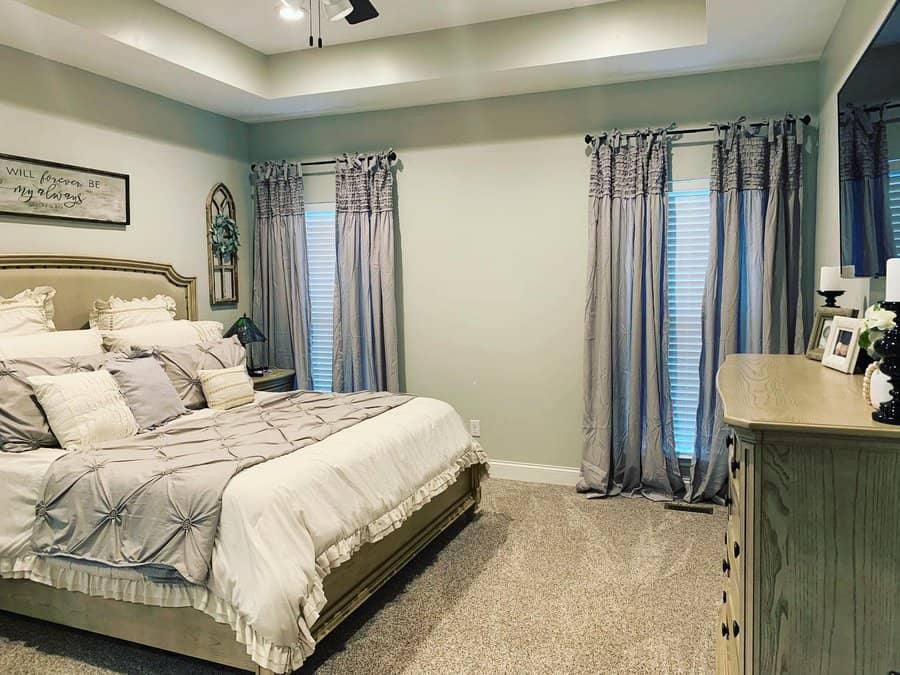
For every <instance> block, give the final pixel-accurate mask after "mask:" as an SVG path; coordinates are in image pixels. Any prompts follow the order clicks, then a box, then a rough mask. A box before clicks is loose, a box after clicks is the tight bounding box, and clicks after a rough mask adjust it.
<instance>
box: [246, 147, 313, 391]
mask: <svg viewBox="0 0 900 675" xmlns="http://www.w3.org/2000/svg"><path fill="white" fill-rule="evenodd" d="M250 180H251V182H252V184H253V193H254V197H255V199H254V202H255V203H254V208H255V213H254V216H255V228H254V239H253V241H254V245H253V321H254V322H255V323H256V324H257V325H258V326H259V328H260V330H262V332H263V333H264V334H265V336H266V337H267V338H268V341H267V342H265V343H263V344H261V345H254V346H253V348H252V349H253V350H254V351H253V356H254V359H255V361H256V362H257V363H258V362H259V356H260V354H264V355H265V358H266V359H267V361H268V365H270V366H273V367H274V366H277V367H279V368H293V369H294V370H295V371H296V373H297V387H298V388H300V389H312V386H313V384H312V368H311V365H310V356H309V354H310V349H309V324H310V310H309V304H310V303H309V279H308V272H307V264H306V222H305V220H304V211H303V176H302V173H301V169H300V165H299V164H297V163H293V162H265V163H263V164H256V165H254V166H253V167H251V173H250Z"/></svg>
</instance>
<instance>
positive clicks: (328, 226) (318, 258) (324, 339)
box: [306, 202, 336, 391]
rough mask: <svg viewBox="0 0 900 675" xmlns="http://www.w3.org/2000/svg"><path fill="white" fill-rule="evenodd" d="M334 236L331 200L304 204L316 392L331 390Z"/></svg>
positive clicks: (313, 373)
mask: <svg viewBox="0 0 900 675" xmlns="http://www.w3.org/2000/svg"><path fill="white" fill-rule="evenodd" d="M335 236H336V235H335V219H334V203H333V202H318V203H313V204H307V205H306V247H307V264H308V265H309V270H308V272H309V300H310V314H311V315H312V321H311V324H310V332H311V336H310V338H311V340H310V341H311V347H310V349H311V352H312V353H311V354H310V359H311V361H312V377H313V388H314V389H315V390H316V391H331V354H332V337H333V333H334V328H333V326H334V323H333V319H334V268H335V256H336V253H335Z"/></svg>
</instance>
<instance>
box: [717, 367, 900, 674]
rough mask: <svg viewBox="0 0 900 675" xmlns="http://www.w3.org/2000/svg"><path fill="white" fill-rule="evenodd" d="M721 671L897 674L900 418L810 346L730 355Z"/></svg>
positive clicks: (721, 378) (722, 376)
mask: <svg viewBox="0 0 900 675" xmlns="http://www.w3.org/2000/svg"><path fill="white" fill-rule="evenodd" d="M718 389H719V393H720V395H721V397H722V401H723V402H724V406H725V421H726V422H727V423H728V424H729V425H730V426H731V428H732V430H733V434H732V437H731V440H730V442H729V453H730V457H729V465H728V469H729V495H728V500H727V501H728V528H727V532H726V534H725V542H724V543H725V547H724V554H723V557H722V571H723V574H724V582H725V583H724V588H723V593H722V607H721V626H720V627H719V632H720V635H721V637H720V638H719V640H718V650H717V672H718V673H719V674H720V675H721V674H722V673H729V674H733V673H743V674H745V675H749V674H750V673H753V674H755V675H772V674H774V673H786V674H794V673H797V674H806V673H817V674H826V673H827V674H831V673H834V674H835V675H856V674H860V675H888V673H889V672H890V671H891V670H897V671H900V427H895V426H890V425H884V424H878V423H876V422H873V421H872V418H871V409H870V408H869V407H868V406H867V405H866V403H865V402H864V401H863V398H862V394H861V390H862V377H861V376H851V375H844V374H843V373H839V372H837V371H834V370H830V369H828V368H825V367H823V366H822V365H821V364H820V363H818V362H816V361H810V360H808V359H806V358H805V357H803V356H757V355H743V354H742V355H733V356H729V357H728V358H727V359H726V361H725V363H724V364H723V365H722V368H721V369H720V370H719V374H718Z"/></svg>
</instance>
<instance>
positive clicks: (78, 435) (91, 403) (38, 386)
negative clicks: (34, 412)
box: [28, 370, 138, 448]
mask: <svg viewBox="0 0 900 675" xmlns="http://www.w3.org/2000/svg"><path fill="white" fill-rule="evenodd" d="M28 382H29V383H30V384H31V387H32V389H34V395H35V396H36V397H37V400H38V403H40V404H41V408H43V409H44V414H45V415H46V416H47V422H48V423H49V424H50V429H51V430H52V431H53V435H54V436H56V438H57V440H59V444H60V446H61V447H63V448H68V447H73V446H75V447H81V448H83V447H88V446H91V445H93V444H95V443H103V442H104V441H114V440H118V439H120V438H128V437H129V436H134V435H135V434H136V433H137V431H138V425H137V422H135V420H134V415H133V414H132V413H131V410H130V409H129V408H128V403H126V401H125V397H124V396H123V395H122V392H120V391H119V386H118V385H117V384H116V381H115V379H113V376H112V375H110V374H109V373H108V372H106V371H105V370H97V371H94V372H88V373H72V374H70V375H37V376H34V377H29V378H28Z"/></svg>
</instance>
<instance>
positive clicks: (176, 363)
mask: <svg viewBox="0 0 900 675" xmlns="http://www.w3.org/2000/svg"><path fill="white" fill-rule="evenodd" d="M152 353H153V356H154V357H155V358H156V360H157V361H159V362H160V364H161V365H162V367H163V369H164V370H165V371H166V375H168V376H169V379H170V380H171V381H172V384H173V385H174V387H175V391H177V392H178V396H180V397H181V401H182V403H184V405H185V406H186V407H187V408H189V409H191V410H196V409H198V408H203V407H205V406H206V398H204V396H203V387H202V386H201V384H200V371H201V370H215V369H217V368H234V367H235V366H243V365H245V364H246V362H247V353H246V352H245V351H244V347H243V345H241V343H240V341H239V340H238V339H237V338H236V337H230V338H225V339H224V340H217V341H216V342H202V343H200V344H193V345H184V346H181V347H156V348H155V349H154V350H153V352H152Z"/></svg>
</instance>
